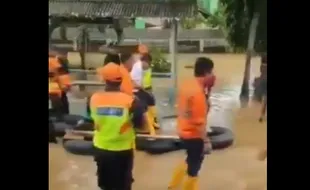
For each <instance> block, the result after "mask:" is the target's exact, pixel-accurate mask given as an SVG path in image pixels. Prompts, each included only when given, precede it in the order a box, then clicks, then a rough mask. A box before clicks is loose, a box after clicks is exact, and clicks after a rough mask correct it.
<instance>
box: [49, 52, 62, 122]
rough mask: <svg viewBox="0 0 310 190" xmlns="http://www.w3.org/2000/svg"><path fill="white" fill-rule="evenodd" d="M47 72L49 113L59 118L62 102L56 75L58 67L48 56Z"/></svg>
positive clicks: (56, 62)
mask: <svg viewBox="0 0 310 190" xmlns="http://www.w3.org/2000/svg"><path fill="white" fill-rule="evenodd" d="M48 65H49V72H48V94H49V111H50V115H53V116H56V117H57V118H61V116H62V103H61V88H60V85H59V82H58V80H57V77H56V72H57V70H58V68H59V67H60V64H59V63H58V61H57V60H55V59H54V58H52V57H49V64H48Z"/></svg>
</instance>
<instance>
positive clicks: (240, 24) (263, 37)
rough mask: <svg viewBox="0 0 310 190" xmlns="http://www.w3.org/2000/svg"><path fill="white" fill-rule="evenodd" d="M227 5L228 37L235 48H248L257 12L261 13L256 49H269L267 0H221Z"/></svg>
mask: <svg viewBox="0 0 310 190" xmlns="http://www.w3.org/2000/svg"><path fill="white" fill-rule="evenodd" d="M220 2H221V4H223V6H224V7H225V11H224V12H225V17H226V26H225V27H226V28H227V37H228V40H229V42H230V45H231V46H232V48H233V49H234V50H236V49H246V47H247V43H248V37H249V28H250V24H251V20H252V18H253V15H254V13H255V12H258V13H259V14H260V18H259V23H258V27H257V33H256V42H255V50H256V51H266V49H267V0H220Z"/></svg>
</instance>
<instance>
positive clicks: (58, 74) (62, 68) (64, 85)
mask: <svg viewBox="0 0 310 190" xmlns="http://www.w3.org/2000/svg"><path fill="white" fill-rule="evenodd" d="M50 60H53V61H52V62H54V63H53V64H54V65H55V64H56V62H57V68H54V71H53V73H54V75H55V76H54V77H55V78H56V79H57V81H58V83H59V85H60V88H61V102H62V104H63V106H62V108H63V110H62V112H63V114H69V101H68V97H67V91H68V90H69V89H70V87H71V79H70V75H69V66H68V59H67V57H66V56H65V55H63V54H60V53H59V52H55V51H51V55H50V56H49V62H50Z"/></svg>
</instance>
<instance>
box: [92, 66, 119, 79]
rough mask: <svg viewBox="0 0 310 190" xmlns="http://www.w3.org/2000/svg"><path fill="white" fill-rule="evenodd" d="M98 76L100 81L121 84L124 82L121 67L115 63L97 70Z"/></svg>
mask: <svg viewBox="0 0 310 190" xmlns="http://www.w3.org/2000/svg"><path fill="white" fill-rule="evenodd" d="M97 74H98V76H99V79H100V80H105V81H111V82H120V81H121V80H122V73H121V68H120V65H118V64H115V63H112V62H110V63H108V64H106V65H105V66H103V67H100V68H98V69H97Z"/></svg>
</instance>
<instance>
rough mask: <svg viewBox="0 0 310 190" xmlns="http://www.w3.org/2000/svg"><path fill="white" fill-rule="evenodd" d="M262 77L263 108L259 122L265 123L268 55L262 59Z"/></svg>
mask: <svg viewBox="0 0 310 190" xmlns="http://www.w3.org/2000/svg"><path fill="white" fill-rule="evenodd" d="M260 70H261V76H260V85H261V86H260V88H261V90H262V100H263V101H262V108H261V112H260V117H259V122H263V121H264V117H265V115H266V111H267V55H266V54H264V55H262V57H261V67H260Z"/></svg>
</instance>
